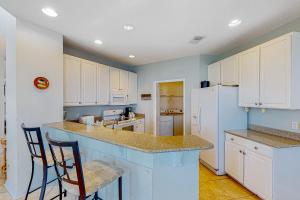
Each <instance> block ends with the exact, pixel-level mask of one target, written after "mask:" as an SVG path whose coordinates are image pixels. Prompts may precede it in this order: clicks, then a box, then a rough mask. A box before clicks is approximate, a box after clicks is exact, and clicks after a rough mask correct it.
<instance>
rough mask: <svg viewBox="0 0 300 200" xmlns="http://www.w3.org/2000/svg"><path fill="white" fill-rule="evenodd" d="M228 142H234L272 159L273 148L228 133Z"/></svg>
mask: <svg viewBox="0 0 300 200" xmlns="http://www.w3.org/2000/svg"><path fill="white" fill-rule="evenodd" d="M226 141H229V142H234V143H236V144H239V145H242V146H245V147H246V148H247V149H248V150H251V151H253V152H255V153H259V154H261V155H265V156H268V157H272V155H273V148H272V147H269V146H267V145H264V144H260V143H258V142H254V141H252V140H248V139H245V138H242V137H238V136H235V135H231V134H229V133H226Z"/></svg>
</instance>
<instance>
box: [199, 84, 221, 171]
mask: <svg viewBox="0 0 300 200" xmlns="http://www.w3.org/2000/svg"><path fill="white" fill-rule="evenodd" d="M198 110H199V111H198V120H199V124H198V127H199V129H200V131H199V132H200V137H201V138H203V139H206V140H208V141H209V142H211V143H212V144H213V145H214V148H213V149H211V150H207V151H203V152H201V154H200V158H201V160H203V161H204V162H206V163H207V164H209V165H210V166H211V167H212V168H214V169H216V170H217V169H218V167H219V165H218V164H219V163H218V146H219V145H218V130H219V122H218V119H219V117H218V115H219V86H215V87H209V88H203V89H200V90H199V109H198Z"/></svg>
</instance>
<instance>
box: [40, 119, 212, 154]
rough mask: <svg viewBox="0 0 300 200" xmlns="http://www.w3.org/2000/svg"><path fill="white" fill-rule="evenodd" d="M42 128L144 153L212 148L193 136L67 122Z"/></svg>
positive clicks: (204, 141)
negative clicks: (156, 134)
mask: <svg viewBox="0 0 300 200" xmlns="http://www.w3.org/2000/svg"><path fill="white" fill-rule="evenodd" d="M44 127H46V128H53V129H59V130H62V131H65V132H69V133H74V134H78V135H81V136H84V137H88V138H92V139H96V140H99V141H102V142H107V143H111V144H115V145H119V146H122V147H126V148H130V149H135V150H138V151H143V152H146V153H161V152H178V151H191V150H205V149H211V148H213V144H211V143H209V142H208V141H206V140H203V139H201V138H199V137H197V136H194V135H189V136H153V135H152V134H149V133H143V134H141V133H137V132H131V131H124V130H116V129H109V128H104V127H98V126H87V125H84V124H79V123H74V122H67V121H64V122H57V123H51V124H46V125H44ZM50 133H51V132H50Z"/></svg>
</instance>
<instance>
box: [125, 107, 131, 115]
mask: <svg viewBox="0 0 300 200" xmlns="http://www.w3.org/2000/svg"><path fill="white" fill-rule="evenodd" d="M131 112H132V107H126V108H125V111H124V115H125V117H128V118H129V114H130V113H131Z"/></svg>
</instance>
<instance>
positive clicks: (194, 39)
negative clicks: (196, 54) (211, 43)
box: [190, 35, 204, 44]
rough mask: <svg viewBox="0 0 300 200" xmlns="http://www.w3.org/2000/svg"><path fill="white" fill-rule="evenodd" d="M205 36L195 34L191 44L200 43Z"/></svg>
mask: <svg viewBox="0 0 300 200" xmlns="http://www.w3.org/2000/svg"><path fill="white" fill-rule="evenodd" d="M203 39H204V37H203V36H199V35H198V36H195V37H193V39H191V40H190V43H191V44H198V43H199V42H200V41H201V40H203Z"/></svg>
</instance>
